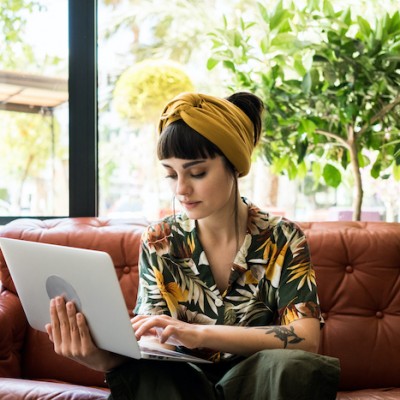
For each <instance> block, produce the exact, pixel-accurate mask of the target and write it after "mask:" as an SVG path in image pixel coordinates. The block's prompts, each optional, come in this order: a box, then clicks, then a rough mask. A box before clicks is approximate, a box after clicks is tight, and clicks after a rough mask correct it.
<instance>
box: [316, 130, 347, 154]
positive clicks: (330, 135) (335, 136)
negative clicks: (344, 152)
mask: <svg viewBox="0 0 400 400" xmlns="http://www.w3.org/2000/svg"><path fill="white" fill-rule="evenodd" d="M315 133H318V134H320V135H323V136H326V137H328V138H331V139H334V140H336V141H337V142H339V143H341V144H342V145H343V146H344V147H346V148H347V149H349V148H350V145H349V143H348V142H347V141H346V139H343V138H342V137H341V136H340V135H338V134H336V133H333V132H328V131H324V130H322V129H316V130H315Z"/></svg>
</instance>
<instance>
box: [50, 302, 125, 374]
mask: <svg viewBox="0 0 400 400" xmlns="http://www.w3.org/2000/svg"><path fill="white" fill-rule="evenodd" d="M50 319H51V323H50V324H47V325H46V331H47V334H48V335H49V338H50V340H51V341H52V342H53V344H54V351H55V352H56V353H57V354H59V355H61V356H64V357H68V358H71V359H73V360H75V361H77V362H79V363H81V364H84V365H86V366H87V367H89V368H92V369H95V370H98V371H103V372H106V371H109V370H110V369H112V368H114V367H116V366H118V365H120V364H122V363H123V361H124V360H125V357H123V356H120V355H117V354H114V353H111V352H109V351H106V350H102V349H99V348H98V347H97V346H96V345H95V343H94V342H93V339H92V336H91V334H90V330H89V327H88V325H87V323H86V319H85V317H84V315H83V314H82V313H80V312H77V311H76V308H75V304H74V303H73V302H70V301H69V302H67V303H66V302H65V300H64V298H63V297H56V298H54V299H51V301H50Z"/></svg>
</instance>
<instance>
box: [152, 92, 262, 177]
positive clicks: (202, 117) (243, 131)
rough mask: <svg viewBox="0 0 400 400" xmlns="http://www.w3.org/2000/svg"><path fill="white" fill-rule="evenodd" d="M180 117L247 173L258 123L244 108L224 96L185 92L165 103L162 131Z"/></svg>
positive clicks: (243, 173) (160, 123) (241, 171)
mask: <svg viewBox="0 0 400 400" xmlns="http://www.w3.org/2000/svg"><path fill="white" fill-rule="evenodd" d="M179 119H182V120H183V121H185V122H186V124H187V125H189V126H190V127H191V128H192V129H194V130H195V131H196V132H198V133H200V134H201V135H202V136H204V137H205V138H206V139H208V140H209V141H210V142H212V143H213V144H215V145H216V146H217V147H218V148H219V149H220V150H221V151H222V153H223V154H224V155H225V157H226V158H227V159H228V160H229V161H230V162H231V163H232V164H233V166H234V167H235V168H236V170H237V171H238V173H239V176H244V175H247V173H248V172H249V170H250V163H251V154H252V152H253V149H254V145H253V143H254V126H253V123H252V122H251V120H250V118H249V117H248V116H247V115H246V114H245V113H244V111H242V110H241V109H240V108H239V107H237V106H235V105H234V104H233V103H231V102H230V101H228V100H225V99H222V98H218V97H213V96H208V95H205V94H197V93H181V94H180V95H178V96H177V97H175V98H174V99H172V100H171V101H170V102H169V103H168V104H167V105H166V106H165V108H164V111H163V113H162V115H161V118H160V122H159V126H158V132H159V133H160V134H161V133H162V131H163V130H164V129H165V128H166V127H167V126H168V125H169V124H170V123H172V122H174V121H177V120H179Z"/></svg>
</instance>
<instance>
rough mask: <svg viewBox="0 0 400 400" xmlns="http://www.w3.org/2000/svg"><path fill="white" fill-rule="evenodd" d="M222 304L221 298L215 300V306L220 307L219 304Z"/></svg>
mask: <svg viewBox="0 0 400 400" xmlns="http://www.w3.org/2000/svg"><path fill="white" fill-rule="evenodd" d="M222 304H223V302H222V300H221V299H217V300H215V305H216V306H217V307H221V306H222Z"/></svg>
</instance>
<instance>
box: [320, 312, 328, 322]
mask: <svg viewBox="0 0 400 400" xmlns="http://www.w3.org/2000/svg"><path fill="white" fill-rule="evenodd" d="M321 316H322V318H323V319H324V320H325V321H326V320H327V319H328V313H326V312H323V313H321Z"/></svg>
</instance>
